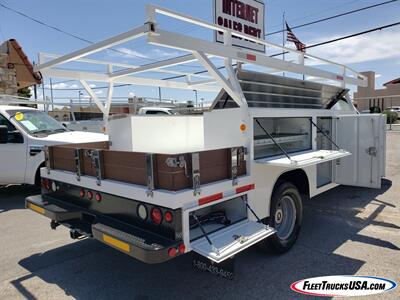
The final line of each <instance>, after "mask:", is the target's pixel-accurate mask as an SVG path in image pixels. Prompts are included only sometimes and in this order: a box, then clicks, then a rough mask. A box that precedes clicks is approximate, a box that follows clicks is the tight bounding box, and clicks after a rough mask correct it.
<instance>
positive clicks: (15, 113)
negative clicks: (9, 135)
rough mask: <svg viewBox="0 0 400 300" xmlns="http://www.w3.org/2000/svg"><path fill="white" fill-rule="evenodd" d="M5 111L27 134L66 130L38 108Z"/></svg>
mask: <svg viewBox="0 0 400 300" xmlns="http://www.w3.org/2000/svg"><path fill="white" fill-rule="evenodd" d="M7 113H8V114H9V115H10V118H13V119H14V120H15V121H16V122H17V123H18V124H19V125H20V126H21V127H22V128H23V129H24V130H25V131H26V132H27V133H28V134H52V133H58V132H64V131H67V129H66V128H65V127H64V126H62V125H61V124H60V123H58V122H57V121H56V120H55V119H53V118H52V117H50V116H49V115H47V114H45V113H43V112H41V111H38V110H8V111H7Z"/></svg>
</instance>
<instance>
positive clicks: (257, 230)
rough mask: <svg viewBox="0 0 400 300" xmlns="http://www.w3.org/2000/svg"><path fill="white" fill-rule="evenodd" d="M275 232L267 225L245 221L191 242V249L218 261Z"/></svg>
mask: <svg viewBox="0 0 400 300" xmlns="http://www.w3.org/2000/svg"><path fill="white" fill-rule="evenodd" d="M274 233H275V230H274V229H273V228H271V227H269V226H267V225H264V224H261V223H258V222H254V221H245V222H243V223H239V224H237V225H232V226H230V227H228V228H226V229H222V230H220V231H217V232H215V233H213V234H209V235H208V238H209V240H210V241H211V244H212V245H211V244H210V242H209V241H208V240H207V238H206V237H203V238H200V239H198V240H195V241H193V242H192V244H191V245H192V248H193V251H195V252H197V253H199V254H200V255H203V256H205V257H207V258H209V259H211V260H212V261H214V262H216V263H220V262H222V261H224V260H226V259H228V258H230V257H232V256H234V255H235V254H237V253H239V252H241V251H242V250H244V249H246V248H248V247H250V246H251V245H254V244H255V243H258V242H259V241H261V240H263V239H265V238H267V237H268V236H270V235H272V234H274Z"/></svg>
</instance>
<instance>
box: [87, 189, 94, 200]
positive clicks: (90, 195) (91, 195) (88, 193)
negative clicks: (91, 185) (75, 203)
mask: <svg viewBox="0 0 400 300" xmlns="http://www.w3.org/2000/svg"><path fill="white" fill-rule="evenodd" d="M87 197H88V199H89V200H92V199H93V193H92V192H91V191H89V192H87Z"/></svg>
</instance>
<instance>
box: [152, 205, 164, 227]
mask: <svg viewBox="0 0 400 300" xmlns="http://www.w3.org/2000/svg"><path fill="white" fill-rule="evenodd" d="M150 216H151V220H152V221H153V223H154V224H156V225H160V224H161V221H162V213H161V210H159V209H158V208H153V209H152V210H151V214H150Z"/></svg>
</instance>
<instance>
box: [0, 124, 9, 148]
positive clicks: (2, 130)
mask: <svg viewBox="0 0 400 300" xmlns="http://www.w3.org/2000/svg"><path fill="white" fill-rule="evenodd" d="M7 142H8V128H7V126H5V125H0V144H7Z"/></svg>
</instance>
